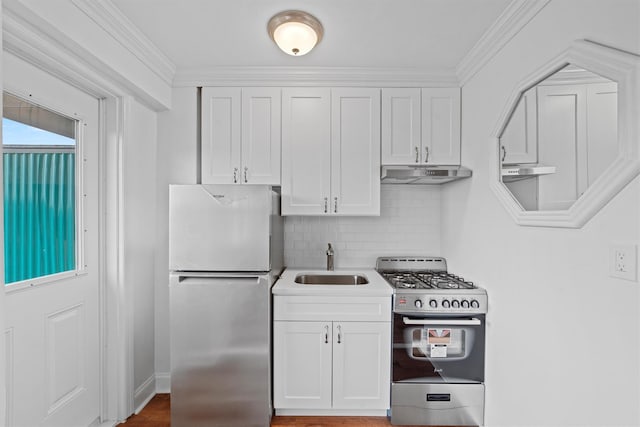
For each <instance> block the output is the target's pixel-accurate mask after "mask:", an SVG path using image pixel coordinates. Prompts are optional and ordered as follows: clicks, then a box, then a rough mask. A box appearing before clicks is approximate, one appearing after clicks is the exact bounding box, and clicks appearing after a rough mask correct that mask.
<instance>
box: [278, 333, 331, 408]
mask: <svg viewBox="0 0 640 427" xmlns="http://www.w3.org/2000/svg"><path fill="white" fill-rule="evenodd" d="M331 335H332V325H331V322H278V321H276V322H273V406H274V407H275V408H276V410H277V409H281V408H283V409H311V408H317V409H328V408H331V358H332V350H331V346H332V344H331V341H332V338H331Z"/></svg>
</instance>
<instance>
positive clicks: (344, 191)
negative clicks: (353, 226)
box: [330, 88, 380, 215]
mask: <svg viewBox="0 0 640 427" xmlns="http://www.w3.org/2000/svg"><path fill="white" fill-rule="evenodd" d="M330 209H331V213H332V214H337V215H380V90H379V89H366V88H357V89H353V88H348V89H333V90H332V91H331V206H330Z"/></svg>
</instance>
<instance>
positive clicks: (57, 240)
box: [2, 93, 76, 284]
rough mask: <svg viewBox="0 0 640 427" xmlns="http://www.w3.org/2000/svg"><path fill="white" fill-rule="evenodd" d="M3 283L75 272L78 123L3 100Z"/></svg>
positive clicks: (12, 99)
mask: <svg viewBox="0 0 640 427" xmlns="http://www.w3.org/2000/svg"><path fill="white" fill-rule="evenodd" d="M3 101H4V108H3V120H2V143H3V184H4V188H3V191H4V197H3V207H4V256H5V260H4V261H5V271H4V276H5V277H4V279H5V284H11V283H15V282H20V281H23V280H31V279H35V278H39V277H42V276H48V275H51V274H56V273H61V272H65V271H72V270H75V268H76V140H75V128H76V121H75V120H73V119H70V118H67V117H65V116H62V115H59V114H57V113H55V112H52V111H50V110H47V109H44V108H43V107H40V106H37V105H34V104H31V103H29V102H27V101H24V100H22V99H20V98H17V97H14V96H12V95H10V94H7V93H5V94H4V96H3Z"/></svg>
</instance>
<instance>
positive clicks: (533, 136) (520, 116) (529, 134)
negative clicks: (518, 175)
mask: <svg viewBox="0 0 640 427" xmlns="http://www.w3.org/2000/svg"><path fill="white" fill-rule="evenodd" d="M537 109H538V101H537V92H536V88H535V87H533V88H531V89H529V90H528V91H526V92H525V93H524V94H522V98H520V101H518V105H517V106H516V109H515V110H514V111H513V114H512V115H511V117H510V118H509V123H508V125H507V127H506V128H505V130H504V132H503V133H502V135H501V136H500V144H502V146H501V153H500V155H501V156H502V157H501V159H502V163H504V164H519V163H537V161H538V120H537V117H538V112H537Z"/></svg>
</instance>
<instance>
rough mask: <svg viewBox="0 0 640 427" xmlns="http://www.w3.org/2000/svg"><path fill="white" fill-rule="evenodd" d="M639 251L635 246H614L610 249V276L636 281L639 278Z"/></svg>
mask: <svg viewBox="0 0 640 427" xmlns="http://www.w3.org/2000/svg"><path fill="white" fill-rule="evenodd" d="M636 251H637V249H636V245H634V244H613V245H611V246H610V247H609V275H610V276H611V277H617V278H619V279H625V280H631V281H635V280H636V277H637V270H638V266H637V260H638V257H637V252H636Z"/></svg>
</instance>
